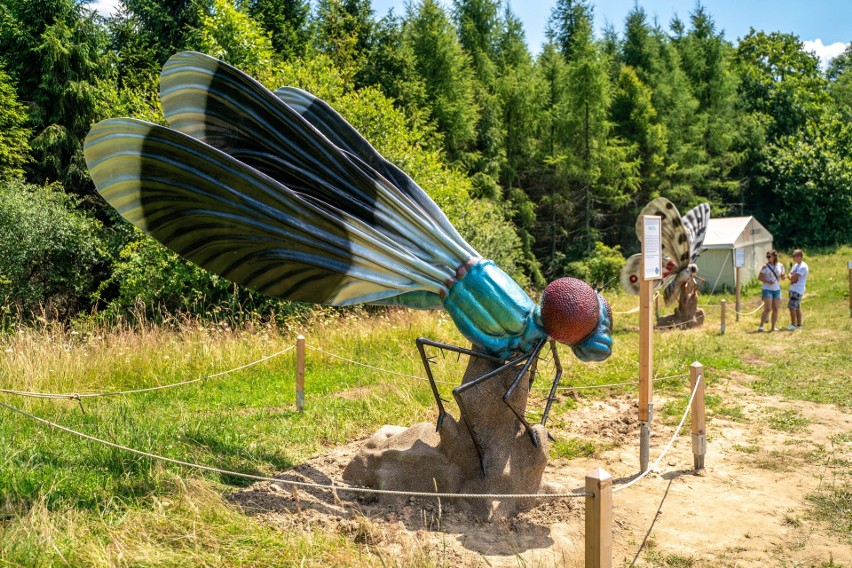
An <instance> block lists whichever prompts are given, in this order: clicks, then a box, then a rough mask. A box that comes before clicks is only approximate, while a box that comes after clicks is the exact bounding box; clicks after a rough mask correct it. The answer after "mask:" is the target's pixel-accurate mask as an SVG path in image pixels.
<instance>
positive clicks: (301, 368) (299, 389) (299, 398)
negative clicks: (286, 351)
mask: <svg viewBox="0 0 852 568" xmlns="http://www.w3.org/2000/svg"><path fill="white" fill-rule="evenodd" d="M304 409H305V336H304V335H300V336H298V337H297V338H296V410H298V411H299V412H302V411H303V410H304Z"/></svg>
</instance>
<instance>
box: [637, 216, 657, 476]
mask: <svg viewBox="0 0 852 568" xmlns="http://www.w3.org/2000/svg"><path fill="white" fill-rule="evenodd" d="M661 229H662V218H661V217H659V216H656V215H644V216H643V217H642V278H641V279H640V280H639V424H640V430H639V467H640V469H641V472H645V471H646V470H647V469H648V462H649V458H650V454H651V420H652V419H653V415H654V403H653V402H652V399H653V382H652V377H653V375H654V321H653V319H652V317H651V314H652V312H651V299H652V298H653V296H654V280H659V279H661V278H662V277H663V267H662V264H663V255H662V248H661V247H662V239H661ZM641 472H640V473H641Z"/></svg>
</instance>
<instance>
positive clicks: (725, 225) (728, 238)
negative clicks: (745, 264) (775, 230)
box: [704, 216, 772, 248]
mask: <svg viewBox="0 0 852 568" xmlns="http://www.w3.org/2000/svg"><path fill="white" fill-rule="evenodd" d="M749 226H751V230H750V231H748V230H747V229H748V228H749ZM744 240H746V241H763V240H768V241H770V242H771V241H772V235H771V234H769V231H767V230H766V229H765V228H764V227H763V225H761V224H760V222H759V221H758V220H757V219H755V218H754V217H752V216H748V217H711V218H710V221H709V222H708V223H707V233H706V234H705V235H704V248H733V247H735V246H736V245H737V244H741V245H742V244H745V243H744V242H743V241H744Z"/></svg>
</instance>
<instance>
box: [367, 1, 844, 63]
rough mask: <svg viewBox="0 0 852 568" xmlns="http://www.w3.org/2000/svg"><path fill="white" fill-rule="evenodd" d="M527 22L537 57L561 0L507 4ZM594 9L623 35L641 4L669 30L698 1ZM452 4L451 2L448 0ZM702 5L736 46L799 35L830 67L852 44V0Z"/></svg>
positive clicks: (397, 8) (398, 4) (599, 22)
mask: <svg viewBox="0 0 852 568" xmlns="http://www.w3.org/2000/svg"><path fill="white" fill-rule="evenodd" d="M505 1H508V2H509V3H510V5H511V7H512V12H514V13H515V14H516V15H517V16H518V17H520V19H521V21H523V22H524V31H525V32H526V36H527V45H528V46H529V48H530V51H531V52H532V53H533V54H536V55H537V54H538V53H539V52H540V51H541V45H542V44H543V43H544V41H545V37H544V31H545V28H546V27H547V20H548V18H549V17H550V12H551V11H552V10H553V7H554V6H555V5H556V0H505ZM591 3H592V4H593V6H594V16H595V29H596V30H597V31H598V36H599V37H600V32H601V31H602V30H603V29H604V27H606V26H607V25H608V24H611V25H612V26H613V27H614V28H615V30H616V31H617V32H619V33H621V31H622V30H623V29H624V20H625V18H626V17H627V13H628V12H629V11H630V10H631V9H632V8H633V6H634V5H636V4H638V5H639V6H641V7H642V8H644V9H645V12H646V13H647V14H648V17H649V19H651V20H653V19H654V18H656V20H657V21H658V22H659V23H660V24H661V25H662V27H663V28H664V29H666V30H668V25H669V22H670V21H671V19H672V17H674V16H675V15H677V16H678V17H679V18H680V19H681V20H685V21H686V20H688V18H689V13H690V12H692V11H693V10H694V9H695V6H696V2H695V0H591ZM442 4H443V5H445V6H451V5H452V2H451V0H442ZM702 5H703V6H704V7H705V9H706V10H707V12H708V13H709V14H710V15H711V16H712V17H713V20H714V21H715V22H716V28H717V29H719V30H722V31H724V32H725V38H726V39H728V40H730V41H732V42H734V43H736V42H737V40H738V39H739V38H742V37H744V36H745V35H746V34H748V31H749V27H754V28H755V29H756V30H763V31H765V32H774V31H780V32H785V33H793V34H795V35H797V36H799V39H801V40H802V42H803V43H804V44H805V49H807V50H808V51H812V52H815V53H816V54H817V56H819V58H820V60H822V61H823V65H825V64H826V63H827V62H828V60H829V59H831V58H832V57H836V56H837V55H840V54H841V53H842V52H843V50H844V49H845V47H846V44H848V43H849V42H850V41H852V26H850V24H852V1H850V0H704V1H703V2H702ZM390 8H393V9H394V12H395V13H396V14H399V15H402V14H404V10H405V8H404V2H403V0H373V10H374V11H375V12H376V15H377V16H378V17H382V16H384V15H385V14H387V12H388V10H389V9H390Z"/></svg>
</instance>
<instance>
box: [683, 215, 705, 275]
mask: <svg viewBox="0 0 852 568" xmlns="http://www.w3.org/2000/svg"><path fill="white" fill-rule="evenodd" d="M682 220H683V226H684V228H685V229H686V234H687V236H688V237H689V262H690V263H694V262H695V260H696V259H697V258H698V254H699V253H700V252H701V246H702V245H703V244H704V235H706V234H707V225H708V224H709V223H710V205H708V204H707V203H702V204H701V205H697V206H696V207H693V208H692V209H690V210H689V211H688V212H687V213H686V215H684V216H683V219H682Z"/></svg>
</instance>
